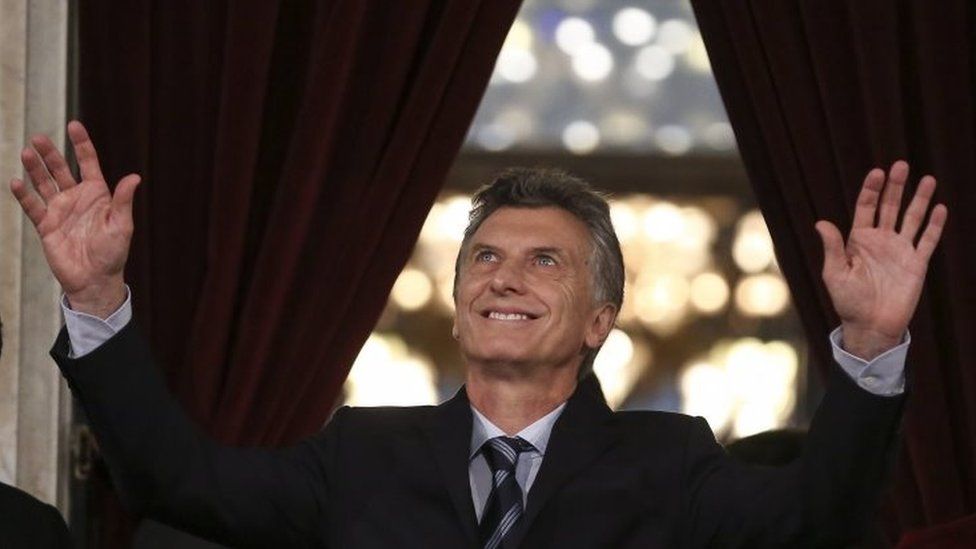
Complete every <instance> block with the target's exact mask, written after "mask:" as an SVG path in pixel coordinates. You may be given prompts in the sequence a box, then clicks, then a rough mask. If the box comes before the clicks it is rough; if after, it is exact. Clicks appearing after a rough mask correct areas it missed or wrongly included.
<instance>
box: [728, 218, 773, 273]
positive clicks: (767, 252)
mask: <svg viewBox="0 0 976 549" xmlns="http://www.w3.org/2000/svg"><path fill="white" fill-rule="evenodd" d="M773 257H774V250H773V240H772V239H771V238H770V237H769V230H768V229H767V228H766V222H765V221H764V220H763V217H762V214H761V213H759V210H751V211H749V212H748V213H746V214H745V215H743V216H742V218H741V219H739V222H738V224H737V225H736V231H735V241H734V242H733V243H732V258H733V259H735V263H736V265H738V266H739V268H740V269H742V271H743V272H746V273H757V272H759V271H762V270H763V269H765V268H766V267H768V266H769V265H770V264H771V263H772V261H773Z"/></svg>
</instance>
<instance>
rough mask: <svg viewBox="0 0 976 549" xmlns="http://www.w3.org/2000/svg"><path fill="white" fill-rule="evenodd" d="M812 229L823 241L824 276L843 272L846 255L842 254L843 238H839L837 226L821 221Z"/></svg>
mask: <svg viewBox="0 0 976 549" xmlns="http://www.w3.org/2000/svg"><path fill="white" fill-rule="evenodd" d="M814 228H816V229H817V232H818V233H820V239H821V240H823V247H824V266H823V271H824V274H825V275H826V274H827V273H833V272H837V271H840V270H843V269H844V267H846V266H847V255H846V254H845V253H844V237H843V236H841V234H840V231H839V230H838V229H837V226H836V225H834V224H833V223H831V222H830V221H823V220H821V221H817V223H816V225H814Z"/></svg>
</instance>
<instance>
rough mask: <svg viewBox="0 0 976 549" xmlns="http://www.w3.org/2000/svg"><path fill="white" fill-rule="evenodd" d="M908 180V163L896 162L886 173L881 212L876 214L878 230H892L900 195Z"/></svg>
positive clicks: (899, 203)
mask: <svg viewBox="0 0 976 549" xmlns="http://www.w3.org/2000/svg"><path fill="white" fill-rule="evenodd" d="M906 179H908V162H905V161H904V160H898V161H897V162H895V163H894V164H892V165H891V170H889V171H888V183H887V184H886V185H885V189H884V193H883V194H882V195H881V210H880V212H879V214H878V228H881V229H894V228H895V223H896V222H897V221H898V213H899V212H900V211H901V195H902V193H903V192H904V191H905V180H906Z"/></svg>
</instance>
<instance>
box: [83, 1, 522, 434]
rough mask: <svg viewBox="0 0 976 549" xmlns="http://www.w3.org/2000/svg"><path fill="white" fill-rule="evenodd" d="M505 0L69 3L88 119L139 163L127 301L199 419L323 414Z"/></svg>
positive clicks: (402, 244) (307, 429)
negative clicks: (75, 10)
mask: <svg viewBox="0 0 976 549" xmlns="http://www.w3.org/2000/svg"><path fill="white" fill-rule="evenodd" d="M519 4H520V2H519V0H420V1H415V2H385V1H381V0H365V1H364V0H356V1H353V0H335V1H325V0H323V1H299V2H286V1H267V0H262V1H245V2H228V1H226V0H225V1H215V2H197V1H193V0H179V1H167V2H159V1H153V0H137V1H132V2H123V3H118V2H108V1H105V0H94V1H86V2H81V3H79V5H78V9H79V11H78V16H79V19H78V20H79V28H78V43H79V52H80V53H79V110H80V115H81V119H82V120H83V121H84V122H85V123H86V124H87V125H88V128H89V130H90V132H91V135H92V137H93V139H94V141H95V143H96V146H98V147H99V151H100V153H101V160H102V163H103V167H104V171H105V173H106V175H107V176H108V177H109V179H110V180H113V181H114V180H116V179H117V178H118V177H119V176H121V175H123V174H125V173H129V172H138V173H140V174H142V175H143V179H144V181H145V184H144V185H143V186H142V187H141V188H140V191H139V193H138V195H137V199H136V207H135V223H136V234H135V237H134V241H133V246H132V253H131V255H130V258H129V263H128V266H127V271H126V276H127V280H128V282H129V284H130V285H131V288H132V293H133V303H134V306H135V315H136V318H137V319H138V321H139V322H140V324H141V325H142V326H143V328H144V329H145V330H146V331H147V332H148V335H149V337H150V339H151V341H152V343H153V346H154V348H155V350H156V353H157V356H158V357H159V359H160V364H161V365H162V366H163V367H164V368H165V370H166V374H167V378H168V381H169V383H170V385H171V388H172V389H173V391H174V392H175V394H176V395H177V396H178V398H179V399H180V400H181V401H182V402H183V404H184V406H185V408H186V409H187V411H188V412H189V413H190V414H191V416H193V417H194V419H195V420H196V421H197V422H198V423H199V424H200V425H201V426H202V427H203V428H204V429H205V430H207V431H209V432H210V433H211V434H212V435H213V436H215V437H216V438H218V439H219V440H222V441H224V442H227V443H233V444H244V445H279V444H287V443H290V442H293V441H295V440H297V439H299V438H302V437H304V436H307V435H309V434H310V433H313V432H315V431H317V430H318V429H319V428H320V427H321V425H322V424H323V423H324V421H325V420H326V418H327V416H328V414H329V412H330V411H331V409H332V407H333V406H334V403H335V401H336V398H337V397H338V395H339V393H340V391H341V387H342V383H343V381H344V379H345V377H346V374H347V372H348V369H349V367H350V366H351V364H352V361H353V359H354V358H355V356H356V355H357V353H358V350H359V348H360V346H361V345H362V343H363V342H364V341H365V339H366V337H367V336H368V334H369V332H370V330H371V329H372V327H373V324H374V323H375V321H376V319H377V318H378V316H379V314H380V312H381V311H382V309H383V306H384V305H385V303H386V299H387V294H388V293H389V290H390V287H391V286H392V284H393V282H394V281H395V279H396V276H397V275H398V273H399V271H400V269H401V268H402V266H403V265H404V264H405V262H406V261H407V259H408V257H409V254H410V252H411V250H412V248H413V244H414V241H415V239H416V236H417V234H418V233H419V231H420V228H421V225H422V223H423V220H424V219H425V217H426V214H427V211H428V210H429V208H430V206H431V204H432V203H433V200H434V198H435V196H436V194H437V192H438V191H439V189H440V187H441V184H442V182H443V179H444V177H445V175H446V173H447V170H448V168H449V167H450V165H451V163H452V162H453V159H454V157H455V155H456V153H457V151H458V149H459V148H460V145H461V143H462V141H463V138H464V136H465V133H466V131H467V128H468V125H469V123H470V121H471V119H472V118H473V116H474V113H475V110H476V108H477V106H478V103H479V102H480V99H481V96H482V94H483V92H484V89H485V87H486V85H487V82H488V79H489V77H490V74H491V71H492V67H493V65H494V61H495V57H496V56H497V54H498V51H499V50H500V48H501V45H502V42H503V41H504V38H505V36H506V34H507V31H508V28H509V26H510V25H511V22H512V21H513V20H514V18H515V15H516V13H517V10H518V7H519ZM106 29H108V31H106Z"/></svg>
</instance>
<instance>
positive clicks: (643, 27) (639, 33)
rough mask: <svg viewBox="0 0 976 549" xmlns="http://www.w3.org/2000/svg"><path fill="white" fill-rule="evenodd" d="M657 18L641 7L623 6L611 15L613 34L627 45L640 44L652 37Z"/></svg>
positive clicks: (655, 28)
mask: <svg viewBox="0 0 976 549" xmlns="http://www.w3.org/2000/svg"><path fill="white" fill-rule="evenodd" d="M656 30H657V20H655V19H654V16H653V15H651V14H650V13H648V12H647V11H645V10H643V9H641V8H635V7H629V8H623V9H622V10H620V11H618V12H617V14H616V15H614V16H613V34H614V35H615V36H616V37H617V40H620V41H621V42H622V43H624V44H626V45H628V46H640V45H641V44H645V43H647V42H648V41H650V40H651V38H654V32H655V31H656Z"/></svg>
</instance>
